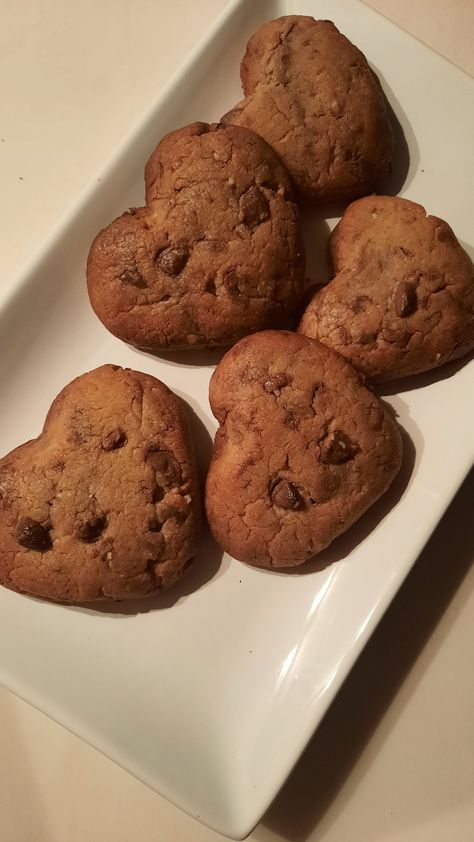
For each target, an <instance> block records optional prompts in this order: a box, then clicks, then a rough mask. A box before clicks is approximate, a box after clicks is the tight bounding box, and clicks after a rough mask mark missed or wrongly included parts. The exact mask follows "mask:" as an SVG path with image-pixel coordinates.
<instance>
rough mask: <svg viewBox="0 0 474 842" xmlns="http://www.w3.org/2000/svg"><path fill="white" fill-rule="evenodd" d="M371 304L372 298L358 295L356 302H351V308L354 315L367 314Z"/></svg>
mask: <svg viewBox="0 0 474 842" xmlns="http://www.w3.org/2000/svg"><path fill="white" fill-rule="evenodd" d="M369 304H370V298H369V296H368V295H358V296H357V298H355V299H354V301H351V303H350V304H349V307H350V308H351V310H352V312H353V313H365V311H366V310H367V307H368V306H369Z"/></svg>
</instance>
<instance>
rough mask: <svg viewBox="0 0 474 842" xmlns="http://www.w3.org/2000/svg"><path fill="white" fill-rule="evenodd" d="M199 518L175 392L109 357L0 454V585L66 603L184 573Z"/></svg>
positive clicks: (147, 587) (124, 595)
mask: <svg viewBox="0 0 474 842" xmlns="http://www.w3.org/2000/svg"><path fill="white" fill-rule="evenodd" d="M199 521H200V505H199V489H198V482H197V479H196V471H195V467H194V461H193V456H192V449H191V446H190V441H189V433H188V429H187V421H186V416H185V410H184V407H183V405H182V403H181V401H180V400H179V399H178V398H177V397H176V396H175V395H174V394H173V393H172V392H171V391H170V390H169V389H168V388H167V387H166V386H165V385H164V384H163V383H161V382H160V381H159V380H156V379H155V378H154V377H150V376H148V375H146V374H141V373H139V372H137V371H131V370H129V369H122V368H119V367H118V366H111V365H105V366H102V367H101V368H97V369H95V371H91V372H89V373H88V374H83V375H82V376H81V377H78V378H77V379H76V380H73V381H72V383H70V384H69V385H68V386H66V387H65V389H63V391H62V392H61V393H60V394H59V395H58V397H57V398H56V399H55V400H54V402H53V404H52V405H51V408H50V410H49V413H48V415H47V418H46V421H45V425H44V428H43V432H42V433H41V435H40V436H39V437H38V438H37V439H34V440H33V441H29V442H27V443H26V444H23V445H21V446H20V447H17V448H16V450H13V451H12V452H11V453H9V454H8V455H7V456H5V457H4V458H3V459H1V460H0V584H2V585H4V586H6V587H8V588H11V589H12V590H15V591H19V592H20V593H27V594H31V595H33V596H38V597H43V598H46V599H52V600H58V601H61V602H90V601H93V600H101V599H128V598H132V597H133V598H135V597H142V596H147V595H149V594H151V593H153V592H155V591H158V590H159V589H161V588H166V587H168V586H169V585H172V584H174V582H176V581H177V580H178V579H180V578H181V576H182V575H183V573H184V571H185V569H186V567H187V566H188V564H189V563H190V561H191V559H192V557H193V555H194V552H195V542H196V538H197V532H198V527H199Z"/></svg>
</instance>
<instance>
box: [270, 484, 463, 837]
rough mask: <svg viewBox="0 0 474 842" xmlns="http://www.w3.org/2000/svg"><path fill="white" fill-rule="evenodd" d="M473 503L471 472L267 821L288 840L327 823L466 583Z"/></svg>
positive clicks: (277, 832)
mask: <svg viewBox="0 0 474 842" xmlns="http://www.w3.org/2000/svg"><path fill="white" fill-rule="evenodd" d="M473 498H474V471H471V473H470V475H469V476H468V477H467V479H466V480H465V482H464V484H463V486H462V487H461V489H460V491H459V493H458V495H457V496H456V498H455V499H454V501H453V502H452V503H451V506H450V507H449V509H448V511H447V512H446V514H445V516H444V518H443V519H442V520H441V522H440V523H439V525H438V527H437V528H436V530H435V532H434V533H433V535H432V536H431V538H430V540H429V541H428V543H427V544H426V546H425V548H424V550H423V552H422V553H421V555H420V556H419V558H418V560H417V562H416V565H415V566H414V568H413V569H412V571H411V573H410V574H409V575H408V577H407V579H406V580H405V582H404V584H403V585H402V587H401V588H400V591H399V592H398V594H397V596H396V597H395V599H394V600H393V602H392V604H391V606H390V607H389V608H388V610H387V612H386V614H385V616H384V617H383V618H382V620H381V622H380V624H379V626H378V627H377V629H376V630H375V632H374V634H373V635H372V637H371V639H370V641H369V642H368V644H367V646H366V647H365V649H364V651H363V652H362V654H361V655H360V657H359V659H358V661H357V663H356V664H355V666H354V667H353V669H352V671H351V673H350V674H349V676H348V678H347V679H346V681H345V683H344V684H343V686H342V688H341V690H340V691H339V693H338V695H337V696H336V698H335V700H334V702H333V703H332V705H331V707H330V708H329V710H328V712H327V713H326V716H325V717H324V719H323V721H322V723H321V725H320V726H319V728H318V730H317V731H316V734H315V735H314V737H313V739H312V740H311V742H310V744H309V746H308V748H307V749H306V751H305V753H304V754H303V755H302V757H301V758H300V760H299V762H298V764H297V765H296V766H295V768H294V770H293V772H292V774H291V775H290V777H289V778H288V780H287V782H286V783H285V785H284V786H283V788H282V790H281V791H280V794H279V795H278V796H277V798H276V800H275V801H274V803H273V805H272V807H270V809H269V811H268V812H267V814H266V815H265V817H264V819H263V825H264V826H265V827H267V828H269V829H270V830H272V831H273V832H274V833H276V834H278V837H279V838H281V839H282V840H287V842H305V840H307V839H308V838H309V837H310V836H311V834H312V833H313V831H314V829H315V828H316V827H317V826H318V825H319V824H320V822H321V821H322V820H323V818H324V817H325V815H326V813H327V812H328V810H329V809H330V807H331V804H332V802H333V801H334V799H335V798H336V796H337V795H338V794H339V792H340V790H341V788H342V787H343V786H344V784H345V782H346V780H347V779H348V778H349V776H350V775H351V772H352V770H353V769H354V767H355V765H356V763H357V761H358V759H359V757H360V756H361V755H362V754H363V752H364V749H365V748H366V746H367V744H368V742H369V740H370V739H371V737H372V735H373V733H374V732H375V730H376V728H377V726H378V724H379V722H380V721H381V719H382V717H383V716H384V714H385V713H386V711H387V710H388V708H389V707H390V705H391V703H392V701H393V700H394V698H395V696H396V695H397V692H398V691H399V689H400V687H401V686H402V684H403V682H404V681H405V679H406V678H407V676H408V674H409V672H410V670H411V669H412V667H413V665H414V664H415V662H416V660H417V658H418V656H419V655H420V653H421V652H422V650H423V648H424V646H425V644H426V643H427V641H428V639H429V638H430V636H431V634H432V633H433V631H434V629H435V628H436V626H437V624H438V623H439V621H440V619H441V617H442V616H443V614H444V612H445V610H446V609H447V607H448V605H449V603H450V602H451V600H452V598H453V597H454V595H455V593H456V591H457V590H458V588H459V587H460V585H461V584H462V581H463V579H464V577H465V575H466V574H467V573H468V571H469V569H470V567H471V564H472V555H473V552H474V536H473V533H472V530H471V531H467V530H466V523H468V522H470V520H471V519H472V499H473Z"/></svg>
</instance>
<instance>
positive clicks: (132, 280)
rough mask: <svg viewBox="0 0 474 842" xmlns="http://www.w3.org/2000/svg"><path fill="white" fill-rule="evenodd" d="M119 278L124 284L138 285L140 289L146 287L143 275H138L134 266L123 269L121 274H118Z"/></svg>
mask: <svg viewBox="0 0 474 842" xmlns="http://www.w3.org/2000/svg"><path fill="white" fill-rule="evenodd" d="M119 280H121V281H122V283H124V284H131V285H132V286H134V287H139V288H140V289H143V288H144V287H146V281H145V279H144V278H143V276H142V275H140V272H139V271H138V269H137V268H136V266H135V267H134V268H133V269H125V270H124V271H123V272H122V274H121V275H119Z"/></svg>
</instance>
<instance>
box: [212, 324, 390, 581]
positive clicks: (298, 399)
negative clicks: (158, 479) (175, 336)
mask: <svg viewBox="0 0 474 842" xmlns="http://www.w3.org/2000/svg"><path fill="white" fill-rule="evenodd" d="M209 397H210V402H211V408H212V411H213V413H214V415H215V416H216V418H217V420H218V421H219V424H220V427H219V429H218V431H217V433H216V437H215V442H214V453H213V457H212V462H211V466H210V469H209V473H208V476H207V481H206V510H207V517H208V521H209V525H210V527H211V530H212V532H213V534H214V537H215V538H216V540H217V541H218V543H219V544H220V545H221V546H222V547H223V548H224V549H225V550H227V552H228V553H230V554H231V555H233V556H234V557H235V558H237V559H239V560H240V561H245V562H248V563H249V564H256V565H259V566H263V567H288V566H294V565H298V564H302V563H303V562H305V561H307V560H308V559H310V558H311V557H312V556H313V555H314V554H315V553H318V552H319V551H320V550H323V549H324V548H325V547H327V546H328V544H330V543H331V541H333V539H334V538H336V536H337V535H340V534H341V533H342V532H344V531H345V530H346V529H348V528H349V527H350V526H351V524H353V523H354V522H355V521H356V520H357V519H358V518H359V517H360V516H361V515H362V514H363V513H364V512H365V510H366V509H368V508H369V506H370V505H372V503H374V502H375V500H377V499H378V498H379V497H380V496H381V494H383V493H384V491H386V490H387V488H388V487H389V485H390V484H391V482H392V480H393V479H394V477H395V476H396V474H397V472H398V470H399V467H400V463H401V455H402V448H401V439H400V433H399V431H398V428H397V425H396V423H395V421H394V420H393V418H392V416H391V415H390V414H389V412H388V411H387V409H386V407H385V405H384V404H383V403H382V402H381V401H380V400H379V399H378V398H377V397H375V395H373V394H372V393H371V392H369V391H368V390H367V389H366V388H365V387H364V386H362V385H361V382H360V377H359V375H358V374H357V373H356V372H355V371H354V369H353V368H352V366H351V365H349V363H347V362H346V360H344V358H343V357H341V356H340V355H339V354H336V353H335V352H334V351H332V350H331V349H329V348H326V347H325V346H324V345H321V344H320V343H319V342H315V341H314V340H313V339H307V338H306V337H304V336H300V335H298V334H296V333H289V332H286V331H265V332H262V333H257V334H255V335H254V336H249V337H246V338H245V339H242V340H241V341H240V342H239V343H238V344H237V345H235V346H234V347H233V348H231V350H230V351H228V352H227V354H226V355H225V356H224V358H223V359H222V361H221V363H220V364H219V366H218V367H217V369H216V371H215V373H214V375H213V377H212V380H211V385H210V393H209Z"/></svg>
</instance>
